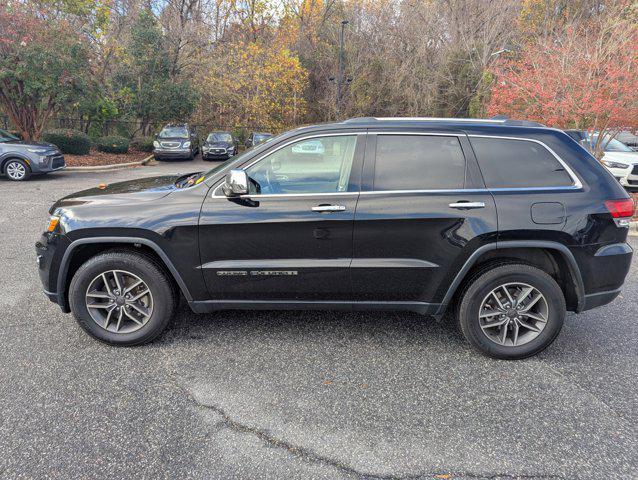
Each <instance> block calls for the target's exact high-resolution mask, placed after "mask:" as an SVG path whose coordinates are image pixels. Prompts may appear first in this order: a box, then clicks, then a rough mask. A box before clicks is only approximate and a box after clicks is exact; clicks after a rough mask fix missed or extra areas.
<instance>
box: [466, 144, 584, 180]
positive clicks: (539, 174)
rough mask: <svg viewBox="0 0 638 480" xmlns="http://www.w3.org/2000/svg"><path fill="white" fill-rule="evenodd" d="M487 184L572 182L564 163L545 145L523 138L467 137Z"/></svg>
mask: <svg viewBox="0 0 638 480" xmlns="http://www.w3.org/2000/svg"><path fill="white" fill-rule="evenodd" d="M470 140H471V143H472V148H473V149H474V153H476V157H477V159H478V162H479V166H480V168H481V172H482V173H483V178H484V179H485V184H486V185H487V187H488V188H543V187H564V186H571V185H573V183H574V182H573V180H572V178H571V177H570V176H569V173H568V172H567V170H566V169H565V167H564V166H563V165H562V164H561V163H560V162H559V161H558V160H557V159H556V157H554V155H552V154H551V152H550V151H549V150H547V148H545V147H544V146H542V145H541V144H539V143H536V142H530V141H527V140H510V139H501V138H476V137H473V138H471V139H470Z"/></svg>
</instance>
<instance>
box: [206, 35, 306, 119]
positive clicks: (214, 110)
mask: <svg viewBox="0 0 638 480" xmlns="http://www.w3.org/2000/svg"><path fill="white" fill-rule="evenodd" d="M307 76H308V74H307V72H306V70H305V69H304V68H303V67H302V66H301V64H300V62H299V59H298V58H297V57H296V56H295V55H294V54H293V53H291V52H290V51H289V50H287V49H285V48H279V49H272V48H267V47H264V46H263V45H261V44H260V43H257V42H238V43H236V44H234V45H232V46H231V47H230V48H229V49H228V50H227V51H226V52H224V54H223V56H222V57H217V58H215V59H213V61H212V62H211V67H210V69H209V70H208V71H207V72H206V73H205V74H204V76H203V78H202V79H201V80H200V84H201V88H202V94H203V98H202V100H203V101H202V103H201V105H200V110H199V111H198V119H199V120H200V121H201V122H204V123H212V124H216V125H217V126H234V125H244V126H251V127H259V128H267V129H271V130H275V131H277V130H282V129H284V128H288V127H291V126H293V125H296V124H298V122H299V120H300V119H301V118H302V117H303V115H304V113H305V110H306V103H305V100H304V98H303V93H304V90H305V88H306V82H307Z"/></svg>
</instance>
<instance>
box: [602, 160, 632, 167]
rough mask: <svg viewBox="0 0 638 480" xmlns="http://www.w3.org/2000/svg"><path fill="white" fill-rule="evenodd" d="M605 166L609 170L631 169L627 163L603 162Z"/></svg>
mask: <svg viewBox="0 0 638 480" xmlns="http://www.w3.org/2000/svg"><path fill="white" fill-rule="evenodd" d="M603 164H605V165H606V166H607V167H609V168H629V165H627V164H625V163H618V162H611V161H609V160H603Z"/></svg>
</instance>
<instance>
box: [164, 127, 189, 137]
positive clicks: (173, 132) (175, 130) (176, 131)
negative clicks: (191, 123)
mask: <svg viewBox="0 0 638 480" xmlns="http://www.w3.org/2000/svg"><path fill="white" fill-rule="evenodd" d="M158 136H159V138H188V130H186V128H184V127H166V128H163V129H162V131H161V132H160V134H159V135H158Z"/></svg>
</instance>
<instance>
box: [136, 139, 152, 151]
mask: <svg viewBox="0 0 638 480" xmlns="http://www.w3.org/2000/svg"><path fill="white" fill-rule="evenodd" d="M154 140H155V138H153V137H140V138H134V139H133V140H131V148H134V149H135V150H139V151H140V152H152V151H153V141H154Z"/></svg>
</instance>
